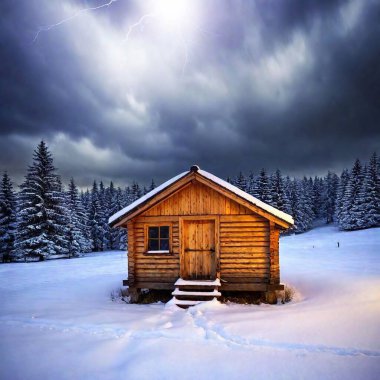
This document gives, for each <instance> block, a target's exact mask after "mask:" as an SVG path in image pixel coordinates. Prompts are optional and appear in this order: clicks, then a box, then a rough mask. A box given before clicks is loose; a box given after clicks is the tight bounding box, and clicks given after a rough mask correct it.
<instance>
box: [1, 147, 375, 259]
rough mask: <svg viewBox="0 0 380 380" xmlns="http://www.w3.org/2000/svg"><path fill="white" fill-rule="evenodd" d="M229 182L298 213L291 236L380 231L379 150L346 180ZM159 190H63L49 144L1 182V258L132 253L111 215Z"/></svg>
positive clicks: (265, 176)
mask: <svg viewBox="0 0 380 380" xmlns="http://www.w3.org/2000/svg"><path fill="white" fill-rule="evenodd" d="M227 181H229V182H230V183H232V184H233V185H235V186H237V187H239V188H240V189H241V190H243V191H246V192H247V193H249V194H251V195H253V196H254V197H256V198H258V199H260V200H261V201H263V202H265V203H268V204H270V205H272V206H273V207H275V208H277V209H279V210H281V211H284V212H286V213H288V214H290V215H292V216H293V218H294V221H295V224H294V226H293V227H292V228H291V229H290V230H289V231H288V232H287V233H302V232H305V231H307V230H309V229H311V228H312V226H313V224H314V221H315V220H324V221H325V222H326V223H337V224H338V225H339V228H340V229H342V230H355V229H361V228H370V227H378V226H380V163H379V159H378V157H377V155H376V154H375V153H374V154H373V155H372V157H371V158H370V160H369V161H368V162H366V163H364V165H362V163H361V162H360V161H359V160H356V161H355V163H354V165H353V167H352V169H351V170H347V169H345V170H343V172H342V174H341V176H340V177H338V175H336V174H335V173H332V172H328V173H327V175H326V176H325V177H314V178H310V177H309V178H307V177H304V178H302V179H297V178H290V177H289V176H286V177H284V176H283V175H282V174H281V172H280V170H276V171H275V172H274V173H268V172H267V171H266V170H265V169H262V170H261V171H260V173H258V174H257V175H255V174H254V173H251V174H250V175H248V176H245V175H244V174H243V173H242V172H240V173H239V175H237V176H236V177H234V178H232V179H231V178H228V179H227ZM154 188H155V184H154V181H153V180H152V183H151V185H150V187H149V188H146V187H143V188H141V187H140V186H139V184H138V183H137V182H134V183H133V184H132V186H128V187H126V188H124V189H122V188H120V187H117V188H116V187H115V186H114V184H113V183H112V182H111V183H110V184H109V186H105V185H104V183H103V182H102V181H100V182H99V183H97V182H96V181H94V183H93V186H92V188H91V189H87V190H86V191H79V190H78V187H77V186H76V184H75V181H74V179H71V180H70V182H69V184H68V186H67V189H65V188H64V186H63V185H62V182H61V178H60V176H59V174H58V173H57V169H56V168H55V166H54V164H53V157H52V154H51V153H50V151H49V149H48V147H47V145H46V144H45V142H44V141H41V142H40V144H39V145H38V146H37V148H36V150H35V151H34V153H33V162H32V164H31V165H30V166H29V167H28V169H27V173H26V176H25V179H24V182H23V183H22V184H21V186H20V190H19V191H15V190H14V188H13V185H12V182H11V179H10V178H9V175H8V174H7V173H4V175H3V177H2V180H1V184H0V256H1V257H2V258H3V261H24V260H44V259H51V258H59V257H75V256H79V255H80V254H82V253H87V252H93V251H95V252H97V251H106V250H116V249H122V250H123V249H125V248H126V241H127V239H126V237H127V236H126V234H127V232H126V231H125V230H124V229H121V228H112V229H111V228H110V227H109V225H108V218H109V217H110V216H111V215H113V214H114V213H116V212H117V211H119V210H121V209H122V208H124V207H126V206H127V205H129V204H131V203H132V202H134V201H135V200H136V199H138V198H140V197H141V196H142V195H144V194H146V193H147V192H149V191H151V190H153V189H154Z"/></svg>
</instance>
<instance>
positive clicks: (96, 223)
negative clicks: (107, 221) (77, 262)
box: [88, 181, 104, 252]
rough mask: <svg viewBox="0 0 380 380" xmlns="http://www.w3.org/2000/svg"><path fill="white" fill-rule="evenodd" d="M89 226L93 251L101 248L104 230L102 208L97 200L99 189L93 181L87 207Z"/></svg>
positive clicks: (98, 250)
mask: <svg viewBox="0 0 380 380" xmlns="http://www.w3.org/2000/svg"><path fill="white" fill-rule="evenodd" d="M88 212H89V213H88V219H89V226H90V229H91V240H92V244H93V246H92V249H93V250H94V251H95V252H100V251H102V250H103V237H104V230H103V228H102V225H103V224H102V223H103V220H102V210H101V207H100V201H99V189H98V184H97V183H96V181H94V183H93V186H92V189H91V198H90V204H89V209H88Z"/></svg>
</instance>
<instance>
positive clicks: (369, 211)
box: [361, 153, 380, 228]
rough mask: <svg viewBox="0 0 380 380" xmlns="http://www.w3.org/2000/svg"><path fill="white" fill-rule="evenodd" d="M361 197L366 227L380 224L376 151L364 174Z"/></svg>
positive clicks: (379, 191)
mask: <svg viewBox="0 0 380 380" xmlns="http://www.w3.org/2000/svg"><path fill="white" fill-rule="evenodd" d="M362 192H363V194H362V195H361V198H362V199H363V202H362V210H361V211H362V213H363V215H364V218H365V222H364V227H365V228H369V227H378V226H380V172H379V162H378V158H377V155H376V153H374V154H373V155H372V157H371V158H370V161H369V164H368V167H367V169H366V171H365V174H364V182H363V187H362Z"/></svg>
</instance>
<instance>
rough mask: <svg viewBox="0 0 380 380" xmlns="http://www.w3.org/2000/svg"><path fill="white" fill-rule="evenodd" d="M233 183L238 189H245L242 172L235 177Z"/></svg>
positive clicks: (245, 180) (245, 183) (245, 181)
mask: <svg viewBox="0 0 380 380" xmlns="http://www.w3.org/2000/svg"><path fill="white" fill-rule="evenodd" d="M233 184H234V185H235V186H236V187H238V188H239V189H240V190H243V191H247V179H246V178H245V175H244V174H243V172H240V173H239V175H238V176H237V177H236V178H235V180H234V183H233Z"/></svg>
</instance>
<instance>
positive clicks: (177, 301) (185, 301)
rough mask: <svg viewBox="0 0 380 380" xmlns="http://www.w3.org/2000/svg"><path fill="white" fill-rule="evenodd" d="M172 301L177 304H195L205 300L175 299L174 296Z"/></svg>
mask: <svg viewBox="0 0 380 380" xmlns="http://www.w3.org/2000/svg"><path fill="white" fill-rule="evenodd" d="M173 302H174V303H175V304H176V305H178V306H195V305H199V304H201V303H204V302H207V301H189V300H177V299H176V298H174V300H173Z"/></svg>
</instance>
